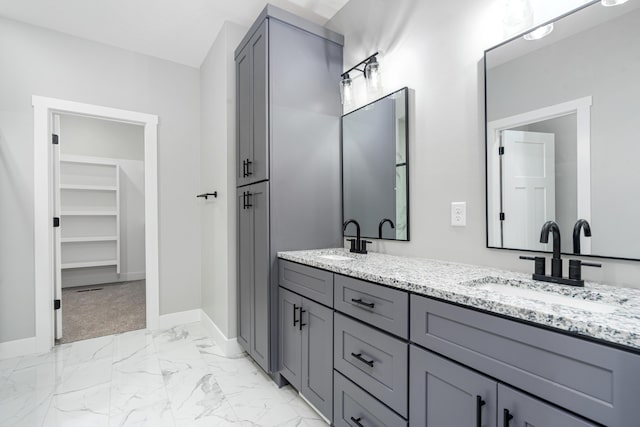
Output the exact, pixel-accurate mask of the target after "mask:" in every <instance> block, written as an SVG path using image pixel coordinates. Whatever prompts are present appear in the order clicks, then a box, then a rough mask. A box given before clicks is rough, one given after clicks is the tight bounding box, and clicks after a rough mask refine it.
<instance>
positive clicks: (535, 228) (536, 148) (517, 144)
mask: <svg viewBox="0 0 640 427" xmlns="http://www.w3.org/2000/svg"><path fill="white" fill-rule="evenodd" d="M502 147H504V154H503V155H502V156H501V162H502V186H501V191H502V207H503V212H504V214H505V219H504V221H503V223H502V239H503V247H507V248H518V247H526V248H530V249H533V250H547V245H546V244H543V243H540V228H541V227H542V224H544V223H545V222H546V221H548V220H553V219H555V217H556V203H555V198H556V194H555V189H556V184H555V135H554V134H552V133H542V132H526V131H514V130H505V131H503V132H502Z"/></svg>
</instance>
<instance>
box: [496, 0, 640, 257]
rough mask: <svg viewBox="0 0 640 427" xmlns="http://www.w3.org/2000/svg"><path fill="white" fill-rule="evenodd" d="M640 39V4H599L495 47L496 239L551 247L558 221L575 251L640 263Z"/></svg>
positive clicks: (502, 243)
mask: <svg viewBox="0 0 640 427" xmlns="http://www.w3.org/2000/svg"><path fill="white" fill-rule="evenodd" d="M545 33H546V36H543V37H542V38H540V35H543V34H545ZM639 40H640V1H637V0H632V1H629V2H627V3H624V4H621V5H618V6H615V7H604V6H603V5H602V4H601V2H600V1H595V2H591V3H589V4H587V5H585V6H583V7H582V8H580V9H578V10H576V11H574V12H572V13H569V14H567V15H564V16H562V17H560V18H559V19H557V20H555V21H553V22H549V23H546V24H545V25H543V26H541V27H539V29H538V30H537V31H536V32H535V33H534V32H531V33H529V34H526V35H524V36H518V37H515V38H513V39H511V40H509V41H507V42H505V43H503V44H500V45H498V46H496V47H493V48H491V49H488V50H487V51H486V52H485V56H484V65H485V95H486V97H485V107H486V108H485V117H486V174H487V247H489V248H500V249H515V250H528V251H542V252H548V251H550V247H549V245H547V244H542V243H540V230H541V227H542V224H543V223H544V222H545V221H548V220H553V221H556V222H557V223H558V225H559V227H560V230H561V235H562V245H561V251H562V252H563V253H565V254H572V253H580V254H582V255H586V256H597V257H602V258H619V259H631V260H640V228H639V227H636V226H635V225H634V224H635V222H636V221H637V218H640V198H639V197H638V194H639V190H640V168H638V167H637V163H638V159H639V158H640V143H639V142H640V138H639V137H638V129H639V128H640V127H639V126H638V117H640V54H639V52H640V50H639V49H638V41H639ZM580 219H584V220H587V221H588V223H589V224H590V229H591V234H592V236H591V237H586V236H585V235H584V229H582V230H580V229H579V228H578V229H577V231H578V232H580V234H579V235H578V237H577V243H578V245H577V246H578V248H579V249H577V248H576V245H575V244H574V239H573V235H574V231H575V230H576V223H577V221H578V220H580Z"/></svg>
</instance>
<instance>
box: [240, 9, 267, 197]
mask: <svg viewBox="0 0 640 427" xmlns="http://www.w3.org/2000/svg"><path fill="white" fill-rule="evenodd" d="M268 25H269V21H268V20H265V21H263V22H262V24H261V25H260V27H259V28H258V29H257V30H256V31H255V33H254V34H253V35H252V37H251V39H250V40H249V42H248V43H247V44H246V45H245V46H244V48H242V50H241V51H240V53H239V54H238V56H237V58H236V76H237V79H238V82H237V83H238V84H237V88H236V97H237V99H236V108H237V117H238V123H237V126H238V128H237V132H238V136H237V137H238V146H237V150H238V153H237V156H236V161H237V162H238V164H237V166H236V172H237V173H236V175H237V185H238V186H242V185H246V184H251V183H253V182H258V181H264V180H265V179H268V178H269V161H268V160H269V159H268V138H267V135H268V127H267V112H268V105H267V102H268V99H267V95H268V72H269V70H268V67H267V52H268V40H267V38H268V31H267V30H268Z"/></svg>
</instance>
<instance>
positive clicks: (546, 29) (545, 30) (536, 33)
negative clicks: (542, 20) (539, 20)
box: [522, 23, 553, 40]
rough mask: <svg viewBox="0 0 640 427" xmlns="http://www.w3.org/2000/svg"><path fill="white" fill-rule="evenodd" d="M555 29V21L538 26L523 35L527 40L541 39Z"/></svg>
mask: <svg viewBox="0 0 640 427" xmlns="http://www.w3.org/2000/svg"><path fill="white" fill-rule="evenodd" d="M552 31H553V23H551V24H547V25H543V26H542V27H538V28H536V29H535V30H533V31H531V32H530V33H527V34H525V35H524V36H522V37H523V38H524V39H525V40H540V39H541V38H543V37H546V36H548V35H549V34H551V32H552Z"/></svg>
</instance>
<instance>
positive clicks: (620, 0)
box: [600, 0, 629, 7]
mask: <svg viewBox="0 0 640 427" xmlns="http://www.w3.org/2000/svg"><path fill="white" fill-rule="evenodd" d="M628 1H629V0H601V1H600V3H602V5H603V6H606V7H611V6H619V5H621V4H624V3H626V2H628Z"/></svg>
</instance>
